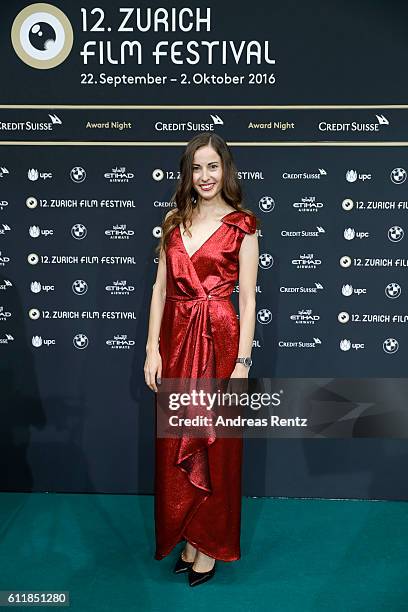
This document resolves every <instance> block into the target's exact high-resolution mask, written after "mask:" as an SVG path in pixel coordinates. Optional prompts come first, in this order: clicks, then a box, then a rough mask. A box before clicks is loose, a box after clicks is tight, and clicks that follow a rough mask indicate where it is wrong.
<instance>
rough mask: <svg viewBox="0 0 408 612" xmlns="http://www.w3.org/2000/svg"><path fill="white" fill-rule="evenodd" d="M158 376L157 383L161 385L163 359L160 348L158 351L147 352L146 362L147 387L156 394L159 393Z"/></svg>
mask: <svg viewBox="0 0 408 612" xmlns="http://www.w3.org/2000/svg"><path fill="white" fill-rule="evenodd" d="M156 374H157V382H158V384H160V383H161V375H162V358H161V355H160V351H159V348H158V347H157V348H156V349H149V350H148V351H146V361H145V364H144V375H145V381H146V385H147V386H148V387H150V389H151V390H152V391H154V392H155V393H157V391H158V389H157V385H156Z"/></svg>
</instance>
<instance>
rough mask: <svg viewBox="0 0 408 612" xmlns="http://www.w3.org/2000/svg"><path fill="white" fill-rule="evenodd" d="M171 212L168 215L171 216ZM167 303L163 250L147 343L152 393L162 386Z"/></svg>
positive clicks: (147, 372)
mask: <svg viewBox="0 0 408 612" xmlns="http://www.w3.org/2000/svg"><path fill="white" fill-rule="evenodd" d="M172 212H173V211H169V212H168V213H167V215H166V218H167V216H168V215H170V214H171V213H172ZM165 301H166V253H165V252H164V251H163V250H162V251H161V253H160V257H159V263H158V266H157V274H156V281H155V283H154V285H153V290H152V299H151V302H150V315H149V329H148V333H147V341H146V361H145V365H144V374H145V381H146V384H147V386H148V387H150V389H152V391H155V392H157V386H156V374H157V381H158V383H159V384H160V380H161V375H162V360H161V355H160V351H159V335H160V326H161V322H162V317H163V310H164V304H165Z"/></svg>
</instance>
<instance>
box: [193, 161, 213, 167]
mask: <svg viewBox="0 0 408 612" xmlns="http://www.w3.org/2000/svg"><path fill="white" fill-rule="evenodd" d="M211 164H218V162H217V161H211V162H208V164H207V166H210V165H211ZM199 165H200V164H193V166H199Z"/></svg>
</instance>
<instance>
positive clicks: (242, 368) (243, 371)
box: [230, 363, 249, 378]
mask: <svg viewBox="0 0 408 612" xmlns="http://www.w3.org/2000/svg"><path fill="white" fill-rule="evenodd" d="M248 374H249V368H247V367H246V365H244V364H243V363H237V364H235V368H234V369H233V371H232V374H231V376H230V378H248Z"/></svg>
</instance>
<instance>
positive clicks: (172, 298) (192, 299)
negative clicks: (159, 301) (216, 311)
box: [166, 293, 231, 302]
mask: <svg viewBox="0 0 408 612" xmlns="http://www.w3.org/2000/svg"><path fill="white" fill-rule="evenodd" d="M230 297H231V296H230V295H214V294H213V293H208V294H207V295H200V296H196V297H188V296H180V295H166V300H170V301H172V302H206V301H207V300H229V299H230Z"/></svg>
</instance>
